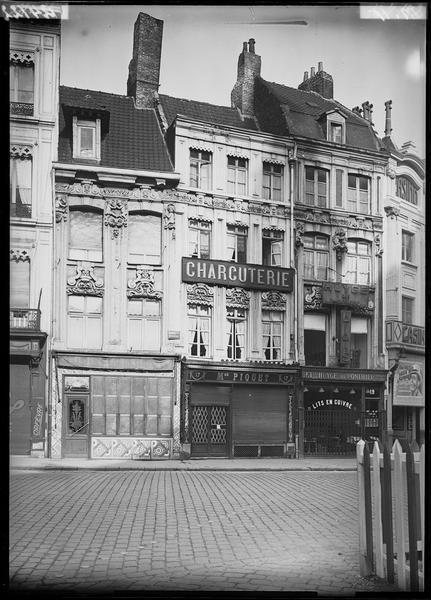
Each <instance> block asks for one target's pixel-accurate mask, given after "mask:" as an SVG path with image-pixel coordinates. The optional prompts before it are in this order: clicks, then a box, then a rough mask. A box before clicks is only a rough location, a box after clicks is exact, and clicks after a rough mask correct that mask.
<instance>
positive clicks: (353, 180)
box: [347, 175, 356, 188]
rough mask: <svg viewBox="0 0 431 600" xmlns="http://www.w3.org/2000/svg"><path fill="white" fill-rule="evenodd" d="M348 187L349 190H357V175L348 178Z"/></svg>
mask: <svg viewBox="0 0 431 600" xmlns="http://www.w3.org/2000/svg"><path fill="white" fill-rule="evenodd" d="M347 185H348V187H349V188H356V177H355V175H348V176H347Z"/></svg>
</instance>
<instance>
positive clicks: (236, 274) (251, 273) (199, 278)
mask: <svg viewBox="0 0 431 600" xmlns="http://www.w3.org/2000/svg"><path fill="white" fill-rule="evenodd" d="M182 280H183V281H185V282H189V283H209V284H213V285H223V286H227V287H243V288H248V289H255V290H278V291H280V292H285V293H290V292H291V291H292V289H293V269H285V268H283V267H266V266H263V265H254V264H239V263H231V262H227V261H224V260H205V259H203V258H186V257H183V260H182Z"/></svg>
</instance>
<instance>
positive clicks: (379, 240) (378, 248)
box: [374, 233, 383, 256]
mask: <svg viewBox="0 0 431 600" xmlns="http://www.w3.org/2000/svg"><path fill="white" fill-rule="evenodd" d="M374 244H375V247H376V256H382V254H383V248H382V238H381V236H380V234H379V233H378V234H377V235H375V236H374Z"/></svg>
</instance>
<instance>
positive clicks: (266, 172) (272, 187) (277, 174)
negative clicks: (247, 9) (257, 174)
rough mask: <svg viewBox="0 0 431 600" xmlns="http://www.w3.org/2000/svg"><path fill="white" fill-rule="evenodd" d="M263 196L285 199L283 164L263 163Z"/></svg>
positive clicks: (278, 200)
mask: <svg viewBox="0 0 431 600" xmlns="http://www.w3.org/2000/svg"><path fill="white" fill-rule="evenodd" d="M263 197H264V199H265V200H273V201H274V202H281V201H282V199H283V165H277V164H274V163H269V162H264V163H263Z"/></svg>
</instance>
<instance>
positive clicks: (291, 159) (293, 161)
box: [288, 142, 299, 363]
mask: <svg viewBox="0 0 431 600" xmlns="http://www.w3.org/2000/svg"><path fill="white" fill-rule="evenodd" d="M296 154H297V146H296V142H294V146H293V150H292V151H288V159H289V175H290V177H289V202H290V267H291V268H292V269H293V271H294V273H293V277H294V296H293V334H294V336H295V344H294V353H295V362H296V363H297V362H298V309H299V306H298V304H299V303H298V271H297V268H296V265H295V243H294V235H293V231H294V218H293V206H294V197H293V190H294V173H295V164H296V161H297V156H296Z"/></svg>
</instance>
